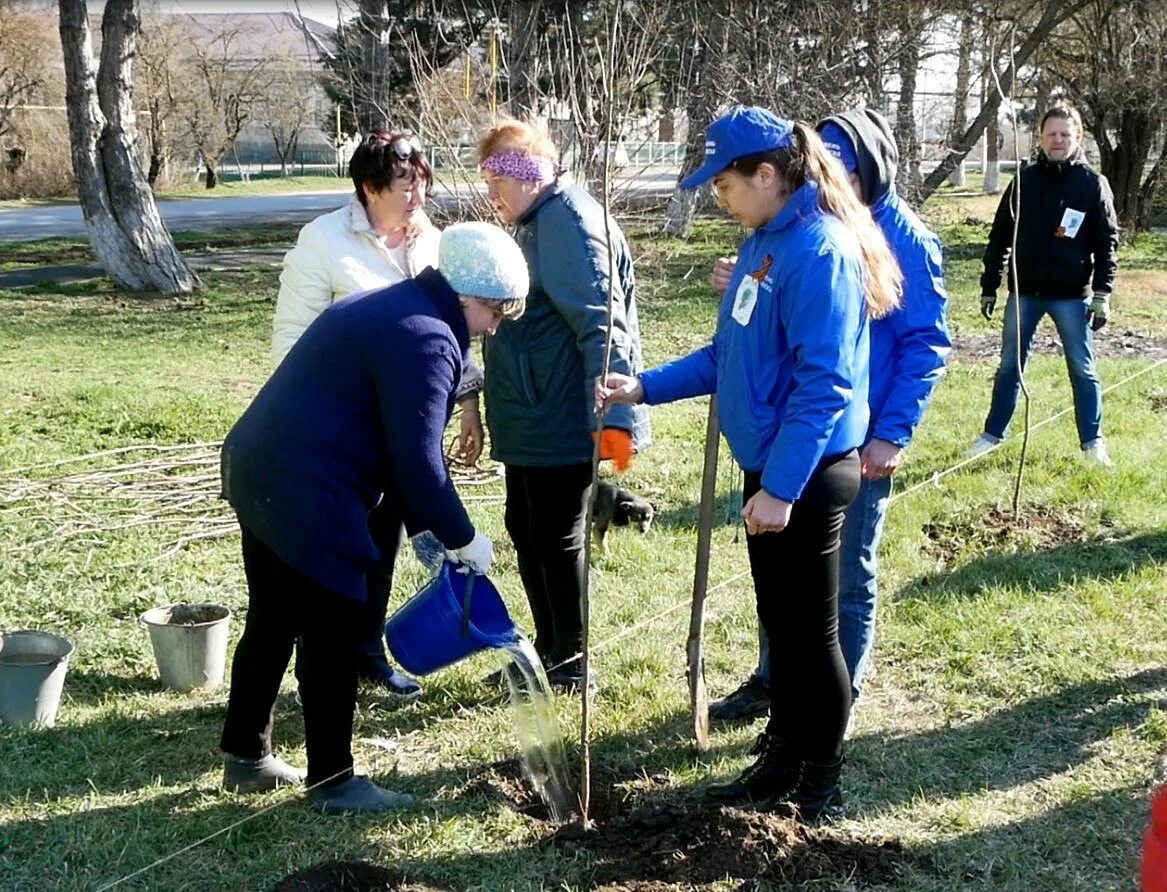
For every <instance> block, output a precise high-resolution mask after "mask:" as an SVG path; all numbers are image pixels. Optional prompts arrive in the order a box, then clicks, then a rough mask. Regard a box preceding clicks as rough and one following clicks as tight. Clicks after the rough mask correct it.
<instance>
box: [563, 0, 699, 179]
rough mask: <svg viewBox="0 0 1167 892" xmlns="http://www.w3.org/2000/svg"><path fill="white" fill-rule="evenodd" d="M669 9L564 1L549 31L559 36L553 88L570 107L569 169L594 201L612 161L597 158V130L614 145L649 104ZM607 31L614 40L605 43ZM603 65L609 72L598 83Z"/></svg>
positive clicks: (611, 0) (600, 147)
mask: <svg viewBox="0 0 1167 892" xmlns="http://www.w3.org/2000/svg"><path fill="white" fill-rule="evenodd" d="M675 8H676V4H674V3H673V2H672V0H657V2H655V3H652V4H640V3H626V2H623V0H594V2H592V3H576V2H574V0H563V4H562V7H561V15H562V20H561V21H562V27H561V28H559V29H556V30H555V31H554V34H555V35H556V36H557V37H558V40H557V41H553V43H552V46H551V51H552V54H553V57H554V58H555V59H556V60H558V62H559V66H558V68H557V72H556V74H557V77H556V78H555V82H554V86H553V90H554V95H555V96H556V97H557V98H559V99H561V100H562V101H564V102H565V103H566V104H567V107H568V108H569V109H570V114H571V125H572V126H571V129H572V132H571V134H570V137H571V139H570V142H571V147H572V149H573V151H572V157H573V165H572V166H573V171H574V173H575V175H576V176H577V177H578V178H580V179H581V180H586V181H587V183H588V187H589V188H590V189H591V190H592V192H593V194H595V195H596V197H597V199H598V200H600V201H604V195H603V194H602V193H603V188H604V182H605V179H606V178H605V176H604V164H605V161H609V162H610V160H611V159H605V157H604V134H605V133H610V134H611V139H612V144H613V146H615V145H616V144H617V143H618V142H619V141H620V140H622V139H623V137H624V136H625V135H626V133H627V128H628V124H629V122H630V121H631V120H632V119H633V118H634V117H637V116H639V115H641V114H643V113H644V112H645V111H647V110H648V109H649V108H650V107H651V106H652V105H653V102H654V101H655V98H656V96H657V86H658V82H657V78H656V68H657V64H658V63H659V61H660V59H661V56H662V49H663V45H664V43H663V41H662V39H661V38H662V35H663V34H664V32H665V31H666V29H668V28H669V26H670V23H672V22H675V17H674V11H675ZM613 23H615V26H613ZM612 35H615V42H614V43H613V44H612V45H611V46H609V45H608V43H609V41H610V40H611V39H612ZM609 63H610V64H612V65H613V71H614V75H613V77H612V79H611V81H610V83H605V72H606V70H607V68H606V66H607V65H608V64H609ZM609 93H611V95H609ZM567 148H568V146H567V145H561V146H560V149H561V150H562V149H567Z"/></svg>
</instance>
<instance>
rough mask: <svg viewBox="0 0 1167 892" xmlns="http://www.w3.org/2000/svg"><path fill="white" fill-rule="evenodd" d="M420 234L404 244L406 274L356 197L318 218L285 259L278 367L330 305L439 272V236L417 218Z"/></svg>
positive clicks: (275, 339)
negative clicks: (424, 272) (430, 270)
mask: <svg viewBox="0 0 1167 892" xmlns="http://www.w3.org/2000/svg"><path fill="white" fill-rule="evenodd" d="M417 220H418V230H417V232H416V233H415V234H414V235H411V236H410V237H409V238H408V240H407V241H406V246H405V265H406V269H402V268H401V267H400V266H399V265H398V264H397V261H396V260H394V259H393V256H392V254H391V253H390V252H389V250H388V249H387V248H386V247H385V243H384V241H382V240H380V239H379V237H378V236H377V234H376V233H375V232H374V231H373V227H372V226H371V225H370V224H369V218H368V215H367V214H366V213H365V209H364V208H363V207H362V206H361V203H360V202H359V201H357V199H356V197H355V196H354V197H353V199H352V202H351V203H350V204H349V206H348V207H344V208H340V209H339V210H335V211H333V212H332V213H329V214H324V215H323V216H320V217H317V218H316V219H315V220H313V221H312V222H311V223H309V224H308V225H307V226H305V227H304V228H303V229H301V230H300V237H299V238H298V239H297V240H296V247H294V248H293V249H292V250H291V251H289V252H288V253H287V255H286V256H285V257H284V271H283V272H282V273H281V274H280V294H279V297H278V298H277V300H276V318H275V327H274V330H273V332H272V358H273V360H274V364H275V365H279V364H280V363H281V362H282V361H283V358H284V357H285V356H286V355H287V353H288V351H289V350H291V349H292V345H293V344H294V343H296V341H297V340H298V339H299V337H300V335H302V334H303V333H304V329H306V328H307V327H308V326H309V325H311V324H312V320H313V319H315V318H316V317H317V316H319V315H320V314H321V313H323V312H324V311H325V310H326V309H328V307H329V306H331V304H332V302H333V301H334V300H336V299H338V298H341V297H347V296H348V295H350V294H356V293H357V292H358V291H368V290H370V289H373V288H384V287H385V286H387V285H396V284H397V283H398V282H402V281H404V280H405V279H411V278H413V277H414V276H416V275H417V274H418V273H419V272H421V271H422V270H423V269H425V268H426V267H427V266H432V267H434V268H437V265H438V242H439V241H440V240H441V230H439V229H438V228H437V227H436V226H434V224H433V223H431V222H430V220H429V218H428V217H427V216H426V215H425V214H424V213H418V215H417Z"/></svg>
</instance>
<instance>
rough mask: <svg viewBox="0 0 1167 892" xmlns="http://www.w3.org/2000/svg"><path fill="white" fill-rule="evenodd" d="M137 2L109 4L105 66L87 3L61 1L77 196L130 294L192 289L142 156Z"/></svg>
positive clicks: (114, 274) (107, 262) (113, 273)
mask: <svg viewBox="0 0 1167 892" xmlns="http://www.w3.org/2000/svg"><path fill="white" fill-rule="evenodd" d="M140 27H141V23H140V21H139V20H138V17H137V14H136V12H135V3H134V0H107V2H106V4H105V13H104V15H103V17H102V25H101V33H102V46H101V62H100V64H95V63H94V59H93V41H92V39H91V36H90V33H89V19H88V10H87V9H86V4H85V0H60V32H61V47H62V49H63V51H64V63H65V95H66V100H67V102H66V105H67V107H68V117H69V136H70V143H71V147H72V155H73V171H74V174H75V176H76V179H77V195H78V198H79V199H80V201H81V210H82V212H83V214H84V216H85V228H86V230H87V231H88V233H89V240H90V241H91V242H92V243H93V251H94V253H95V254H96V255H97V259H98V261H99V262H100V263H101V265H102V267H104V268H105V270H106V272H108V273H109V275H110V277H111V278H112V279H113V280H114V282H116V283H117V284H118V286H119V287H121V288H125V289H127V290H130V291H167V292H174V291H193V290H194V289H195V288H198V287H199V286H200V282H199V280H198V277H197V276H195V274H194V273H193V272H191V270H190V267H189V266H187V264H186V261H185V260H183V259H182V256H181V255H180V254H179V253H178V250H177V249H176V248H175V246H174V240H173V239H171V237H170V233H168V232H167V231H166V227H165V226H163V225H162V218H161V217H160V216H159V215H158V209H157V208H156V207H155V205H154V196H153V194H152V193H151V192H150V187H149V186H148V185H147V183H146V176H145V172H144V171H143V170H142V163H141V160H140V158H141V155H140V153H139V150H138V136H137V128H136V125H135V117H134V104H133V84H134V59H135V58H136V56H137V49H138V32H139V29H140Z"/></svg>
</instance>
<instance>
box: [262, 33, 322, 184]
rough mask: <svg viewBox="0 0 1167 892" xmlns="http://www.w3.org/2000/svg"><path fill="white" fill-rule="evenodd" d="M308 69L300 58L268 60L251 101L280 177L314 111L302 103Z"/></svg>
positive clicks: (285, 172) (305, 90)
mask: <svg viewBox="0 0 1167 892" xmlns="http://www.w3.org/2000/svg"><path fill="white" fill-rule="evenodd" d="M312 76H313V75H312V70H311V69H310V68H309V67H308V66H307V65H305V64H304V62H303V61H302V60H301V59H297V58H296V57H294V56H291V55H282V56H277V57H275V58H272V59H269V60H268V70H267V76H266V77H265V78H264V79H263V89H262V91H261V93H260V94H259V96H258V97H257V99H256V102H255V118H256V121H257V122H258V123H260V124H262V125H263V128H264V129H265V130H266V131H267V132H268V135H269V136H271V141H272V145H273V146H274V148H275V150H276V155H277V156H278V157H279V159H280V176H285V177H286V176H288V175H289V165H290V163H291V162H292V160H293V159H294V158H295V156H296V149H297V148H298V147H299V145H300V135H301V134H302V133H303V132H304V130H305V129H306V128H307V127H308V126H310V125H311V123H312V115H313V112H314V111H315V109H314V108H313V106H312V104H311V103H310V102H308V101H306V100H305V96H306V95H307V94H308V92H309V89H310V87H309V85H308V84H307V83H306V82H307V80H308V79H309V78H311V77H312Z"/></svg>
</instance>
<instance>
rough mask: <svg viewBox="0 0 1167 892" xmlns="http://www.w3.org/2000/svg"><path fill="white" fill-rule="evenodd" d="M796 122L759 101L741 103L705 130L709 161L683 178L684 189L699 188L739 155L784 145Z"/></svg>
mask: <svg viewBox="0 0 1167 892" xmlns="http://www.w3.org/2000/svg"><path fill="white" fill-rule="evenodd" d="M793 133H794V125H793V124H791V123H790V122H789V121H786V120H784V119H782V118H780V117H778V116H777V115H776V114H774V113H773V112H771V111H768V110H766V109H764V108H758V107H757V106H756V105H739V106H737V107H735V108H734V109H733V110H732V111H730V113H729V114H727V115H724V116H722V117H720V118H718V119H717V120H716V121H714V122H713V123H712V124H710V125H709V128H708V129H707V130H706V131H705V163H703V164H702V165H701V166H700V167H698V168H697V169H696V170H695V171H693V172H692V173H691V174H689V175H688V176H687V177H685V178H684V179H683V180H681V188H682V189H696V188H697V187H698V186H700V185H701V184H702V183H704V182H705V181H706V180H711V179H713V178H714V177H715V176H717V175H718V174H719V173H721V172H722V171H723V170H725V169H726V168H727V167H729V166H730V165H731V164H732V163H733V162H734V161H736V160H737V159H738V158H744V157H746V156H747V155H757V154H759V153H760V152H772V151H773V150H774V149H784V148H786V147H787V146H788V145H790V144H791V142H792V139H793Z"/></svg>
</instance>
